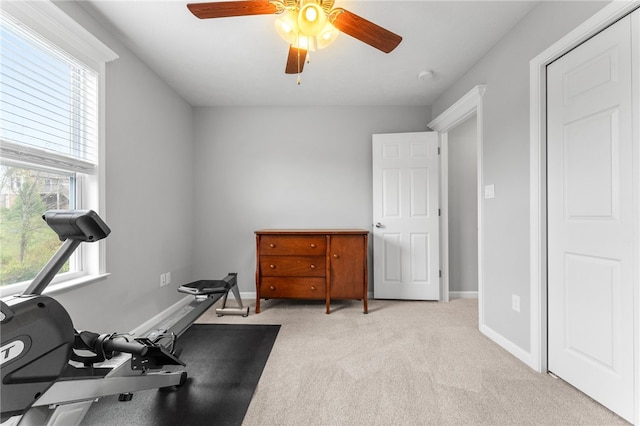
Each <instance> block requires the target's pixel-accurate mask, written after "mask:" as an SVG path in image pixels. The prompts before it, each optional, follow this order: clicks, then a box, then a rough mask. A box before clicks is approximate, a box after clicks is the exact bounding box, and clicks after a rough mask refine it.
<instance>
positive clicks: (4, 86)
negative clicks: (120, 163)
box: [0, 14, 98, 173]
mask: <svg viewBox="0 0 640 426" xmlns="http://www.w3.org/2000/svg"><path fill="white" fill-rule="evenodd" d="M0 19H1V25H0V138H1V143H0V154H1V156H2V158H3V159H4V160H5V161H6V160H14V161H18V162H28V163H31V164H38V165H41V166H46V167H54V168H62V169H67V170H75V171H78V172H82V173H92V172H93V171H94V170H95V168H96V166H95V165H96V162H97V157H98V153H97V140H98V125H97V122H98V112H97V111H98V105H97V92H98V74H97V72H95V71H94V70H92V69H91V68H89V67H87V66H85V65H83V64H82V63H80V62H78V61H77V60H75V59H74V58H73V57H71V56H70V55H68V54H66V53H65V52H63V51H62V50H60V49H59V48H57V47H55V46H53V45H52V44H51V43H49V42H47V41H46V40H44V39H43V38H41V37H39V36H38V35H37V34H35V33H33V32H31V31H29V30H28V29H26V28H25V27H24V26H23V25H21V24H19V23H18V22H17V21H15V20H13V19H12V18H11V16H9V15H7V14H3V15H2V16H1V17H0Z"/></svg>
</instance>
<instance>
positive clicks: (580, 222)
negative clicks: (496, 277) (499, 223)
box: [547, 16, 638, 421]
mask: <svg viewBox="0 0 640 426" xmlns="http://www.w3.org/2000/svg"><path fill="white" fill-rule="evenodd" d="M631 34H632V31H631V19H630V17H629V16H628V17H626V18H624V19H622V20H621V21H618V22H617V23H616V24H614V25H613V26H611V27H610V28H608V29H606V30H605V31H603V32H602V33H600V34H598V35H597V36H595V37H594V38H592V39H590V40H589V41H587V42H585V43H584V44H582V45H580V46H578V47H577V48H576V49H574V50H572V51H571V52H569V53H568V54H566V55H565V56H563V57H561V58H560V59H558V60H557V61H555V62H553V63H552V64H550V65H549V66H548V68H547V87H548V90H547V102H548V104H547V116H548V118H547V120H548V124H547V132H548V136H547V138H548V139H547V173H548V177H547V179H548V184H547V185H548V188H547V195H548V274H549V275H548V351H549V353H548V368H549V371H551V372H553V373H554V374H556V375H557V376H559V377H560V378H562V379H564V380H566V381H567V382H569V383H571V384H572V385H573V386H575V387H577V388H578V389H580V390H581V391H583V392H584V393H586V394H588V395H589V396H591V397H592V398H594V399H595V400H597V401H599V402H600V403H602V404H603V405H605V406H606V407H608V408H609V409H611V410H612V411H614V412H616V413H618V414H619V415H620V416H622V417H624V418H625V419H627V420H629V421H632V420H633V405H634V400H633V390H634V380H633V377H634V375H633V364H634V358H633V357H634V355H633V354H634V332H633V330H634V325H633V324H634V322H633V321H634V312H633V309H634V299H633V297H634V285H635V286H636V287H637V282H635V268H636V267H637V260H636V257H637V253H634V244H635V242H636V241H637V239H638V237H637V227H636V225H635V223H636V222H637V221H638V213H637V212H634V206H635V205H636V204H635V203H636V196H635V194H638V185H637V182H636V181H637V176H636V175H635V174H634V151H635V150H636V149H637V148H638V143H637V141H636V142H635V143H634V140H633V132H632V130H633V116H632V115H633V103H632V93H633V91H632V72H635V73H637V72H638V70H632V42H631V40H632V38H631ZM636 138H637V136H636Z"/></svg>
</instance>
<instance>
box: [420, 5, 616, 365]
mask: <svg viewBox="0 0 640 426" xmlns="http://www.w3.org/2000/svg"><path fill="white" fill-rule="evenodd" d="M604 4H605V3H603V2H591V1H586V2H574V1H569V2H559V1H553V2H551V1H543V2H540V4H539V5H538V6H536V7H535V8H534V9H533V10H532V11H531V12H530V13H529V14H528V15H527V16H526V17H525V18H524V19H523V20H522V21H521V22H520V23H518V24H517V25H516V26H515V27H514V28H513V30H512V31H511V32H510V33H509V34H507V35H506V36H505V37H504V38H503V39H502V40H501V41H500V42H499V43H498V44H497V45H496V46H495V47H494V48H493V49H492V50H491V51H490V52H489V53H488V54H487V55H485V56H484V57H483V58H482V59H481V60H480V61H478V63H476V65H474V66H473V67H472V68H471V69H470V70H469V71H468V72H467V74H466V75H465V76H463V77H462V78H461V79H460V80H459V81H458V82H457V83H456V84H455V85H454V86H453V87H452V88H450V89H449V90H447V91H446V92H445V93H444V94H443V95H442V96H441V97H440V98H439V99H438V100H437V101H436V102H435V103H434V105H433V106H432V112H433V115H434V116H435V117H437V116H438V115H439V114H440V113H441V112H442V111H444V110H445V109H447V108H448V107H449V106H451V105H452V104H453V103H454V102H455V101H457V100H458V99H460V98H461V97H462V96H463V95H464V94H466V93H467V92H468V91H469V90H470V89H472V88H473V87H474V86H475V85H477V84H486V85H487V89H486V92H485V95H484V98H483V113H484V121H483V126H484V132H483V143H484V151H483V158H484V163H483V170H484V184H485V185H487V184H494V185H495V198H494V199H489V200H485V203H484V211H483V217H484V229H483V231H484V239H485V241H484V256H485V260H484V262H485V264H484V306H483V310H484V317H485V326H486V327H488V328H489V329H491V330H492V331H493V332H494V333H496V334H497V335H499V336H501V337H502V338H504V339H505V340H507V341H508V342H510V343H512V344H515V345H517V346H518V347H520V348H522V350H523V351H526V352H528V351H530V338H531V335H530V320H531V312H530V309H529V304H530V291H531V289H530V285H529V244H530V243H529V61H530V60H531V59H533V58H534V57H535V56H536V55H537V54H538V53H540V52H541V51H543V50H544V49H545V48H547V47H548V46H550V45H551V44H553V43H554V42H555V41H557V40H558V39H560V38H561V37H562V36H564V35H565V34H567V33H568V32H569V31H571V30H572V29H573V28H575V27H577V26H578V25H579V24H581V23H582V22H584V21H585V20H586V19H587V18H589V17H590V16H592V15H593V14H594V13H596V12H597V11H598V10H599V9H601V8H602V7H603V6H604ZM512 294H516V295H518V296H520V300H521V303H520V306H521V311H520V313H517V312H515V311H513V310H512V309H511V295H512Z"/></svg>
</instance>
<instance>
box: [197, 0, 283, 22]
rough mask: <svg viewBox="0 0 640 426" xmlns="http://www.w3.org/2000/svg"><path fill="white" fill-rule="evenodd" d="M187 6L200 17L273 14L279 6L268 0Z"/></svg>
mask: <svg viewBox="0 0 640 426" xmlns="http://www.w3.org/2000/svg"><path fill="white" fill-rule="evenodd" d="M187 8H189V10H190V11H191V13H193V14H194V15H195V16H196V17H198V18H200V19H208V18H227V17H231V16H249V15H273V14H274V13H276V11H277V10H278V8H277V7H276V6H275V4H273V3H271V2H270V1H268V0H241V1H221V2H212V3H190V4H188V5H187Z"/></svg>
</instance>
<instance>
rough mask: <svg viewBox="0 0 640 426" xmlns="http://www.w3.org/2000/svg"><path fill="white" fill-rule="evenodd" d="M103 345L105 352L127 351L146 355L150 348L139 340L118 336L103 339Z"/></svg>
mask: <svg viewBox="0 0 640 426" xmlns="http://www.w3.org/2000/svg"><path fill="white" fill-rule="evenodd" d="M116 339H118V340H116ZM102 347H103V348H104V351H105V352H126V353H128V354H133V355H138V356H145V355H146V354H147V351H148V350H149V348H147V347H146V346H144V345H142V344H140V343H138V342H127V341H126V340H124V338H117V337H116V338H112V339H107V340H105V341H103V343H102Z"/></svg>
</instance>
